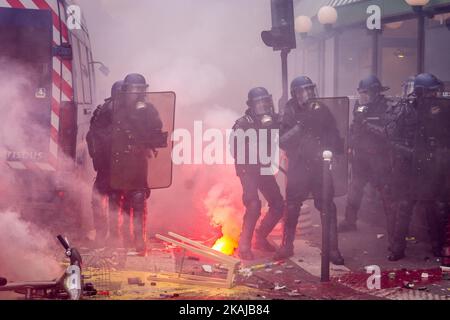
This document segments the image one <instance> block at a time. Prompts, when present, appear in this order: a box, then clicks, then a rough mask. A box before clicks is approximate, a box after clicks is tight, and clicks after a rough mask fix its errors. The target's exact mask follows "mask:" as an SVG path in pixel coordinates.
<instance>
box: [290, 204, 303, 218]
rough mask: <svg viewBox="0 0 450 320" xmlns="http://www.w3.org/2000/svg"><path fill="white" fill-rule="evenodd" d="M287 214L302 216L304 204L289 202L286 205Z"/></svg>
mask: <svg viewBox="0 0 450 320" xmlns="http://www.w3.org/2000/svg"><path fill="white" fill-rule="evenodd" d="M286 209H287V215H288V217H289V216H296V217H299V216H300V210H301V209H302V204H301V203H300V204H299V203H288V204H287V205H286Z"/></svg>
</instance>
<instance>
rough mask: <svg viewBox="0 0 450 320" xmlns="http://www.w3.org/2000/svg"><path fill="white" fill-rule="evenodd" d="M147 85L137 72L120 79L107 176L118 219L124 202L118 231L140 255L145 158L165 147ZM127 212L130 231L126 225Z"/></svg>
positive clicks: (146, 191) (143, 246) (143, 239)
mask: <svg viewBox="0 0 450 320" xmlns="http://www.w3.org/2000/svg"><path fill="white" fill-rule="evenodd" d="M147 88H148V84H147V82H146V80H145V78H144V76H142V75H140V74H129V75H127V76H126V77H125V80H124V81H123V84H122V90H121V92H120V97H119V99H118V103H116V104H115V108H114V114H113V132H112V147H111V152H112V159H111V176H110V177H111V187H112V189H113V190H112V193H111V197H112V199H113V200H112V204H113V205H112V208H110V210H112V212H113V215H114V217H115V219H118V216H119V211H120V205H121V204H122V205H123V206H124V208H125V210H124V216H123V218H124V223H123V229H122V233H123V235H124V238H125V240H126V241H125V242H128V246H129V245H130V244H131V243H132V244H134V247H135V248H136V251H137V252H138V253H139V254H144V255H145V252H146V236H145V235H146V228H145V214H146V200H147V199H148V198H149V197H150V189H149V185H148V182H147V176H148V170H149V168H148V158H149V157H151V156H154V151H155V150H156V149H158V148H165V147H167V133H164V132H162V126H163V124H162V121H161V119H160V116H159V113H158V111H157V110H156V108H155V107H154V106H153V105H152V104H150V103H149V102H147V101H146V90H147ZM131 213H132V216H133V221H132V224H133V228H132V230H133V231H134V232H133V233H131V230H130V228H129V219H130V214H131ZM116 234H117V233H116ZM132 235H134V237H132ZM126 244H127V243H126Z"/></svg>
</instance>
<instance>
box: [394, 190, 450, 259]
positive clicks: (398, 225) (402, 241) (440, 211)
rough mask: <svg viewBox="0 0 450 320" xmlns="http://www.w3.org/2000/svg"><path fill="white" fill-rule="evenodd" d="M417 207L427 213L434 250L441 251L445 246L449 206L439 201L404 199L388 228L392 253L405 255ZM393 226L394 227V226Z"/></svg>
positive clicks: (397, 206)
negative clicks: (407, 239)
mask: <svg viewBox="0 0 450 320" xmlns="http://www.w3.org/2000/svg"><path fill="white" fill-rule="evenodd" d="M416 206H419V207H421V208H422V209H423V210H424V211H425V216H426V219H427V224H428V233H429V238H430V242H431V245H432V247H433V249H434V250H441V249H442V247H443V246H444V244H445V225H446V221H447V219H448V206H447V205H446V204H445V203H441V202H437V201H417V200H411V199H403V200H400V201H398V202H397V204H396V208H395V209H396V210H395V219H393V220H392V222H391V225H390V226H388V230H391V231H390V232H388V236H389V244H390V249H391V251H392V252H395V253H403V252H404V251H405V249H406V245H407V244H406V237H407V236H408V232H409V226H410V224H411V219H412V215H413V212H414V209H415V208H416ZM392 224H393V225H392Z"/></svg>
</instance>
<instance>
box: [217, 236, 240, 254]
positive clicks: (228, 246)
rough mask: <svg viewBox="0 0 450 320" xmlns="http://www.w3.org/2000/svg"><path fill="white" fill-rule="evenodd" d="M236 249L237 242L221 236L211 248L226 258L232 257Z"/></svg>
mask: <svg viewBox="0 0 450 320" xmlns="http://www.w3.org/2000/svg"><path fill="white" fill-rule="evenodd" d="M237 248H238V242H237V241H236V240H234V239H232V238H230V237H227V236H223V237H222V238H220V239H219V240H217V241H216V243H215V244H214V246H213V249H214V250H216V251H219V252H222V253H223V254H226V255H227V256H231V255H233V253H234V251H235V250H236V249H237Z"/></svg>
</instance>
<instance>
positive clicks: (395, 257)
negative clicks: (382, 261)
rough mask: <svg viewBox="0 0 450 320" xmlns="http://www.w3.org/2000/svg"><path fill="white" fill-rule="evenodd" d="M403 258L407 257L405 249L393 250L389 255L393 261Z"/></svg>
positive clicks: (389, 258)
mask: <svg viewBox="0 0 450 320" xmlns="http://www.w3.org/2000/svg"><path fill="white" fill-rule="evenodd" d="M403 258H405V251H398V252H395V251H391V252H390V254H389V255H388V260H389V261H392V262H395V261H399V260H402V259H403Z"/></svg>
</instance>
